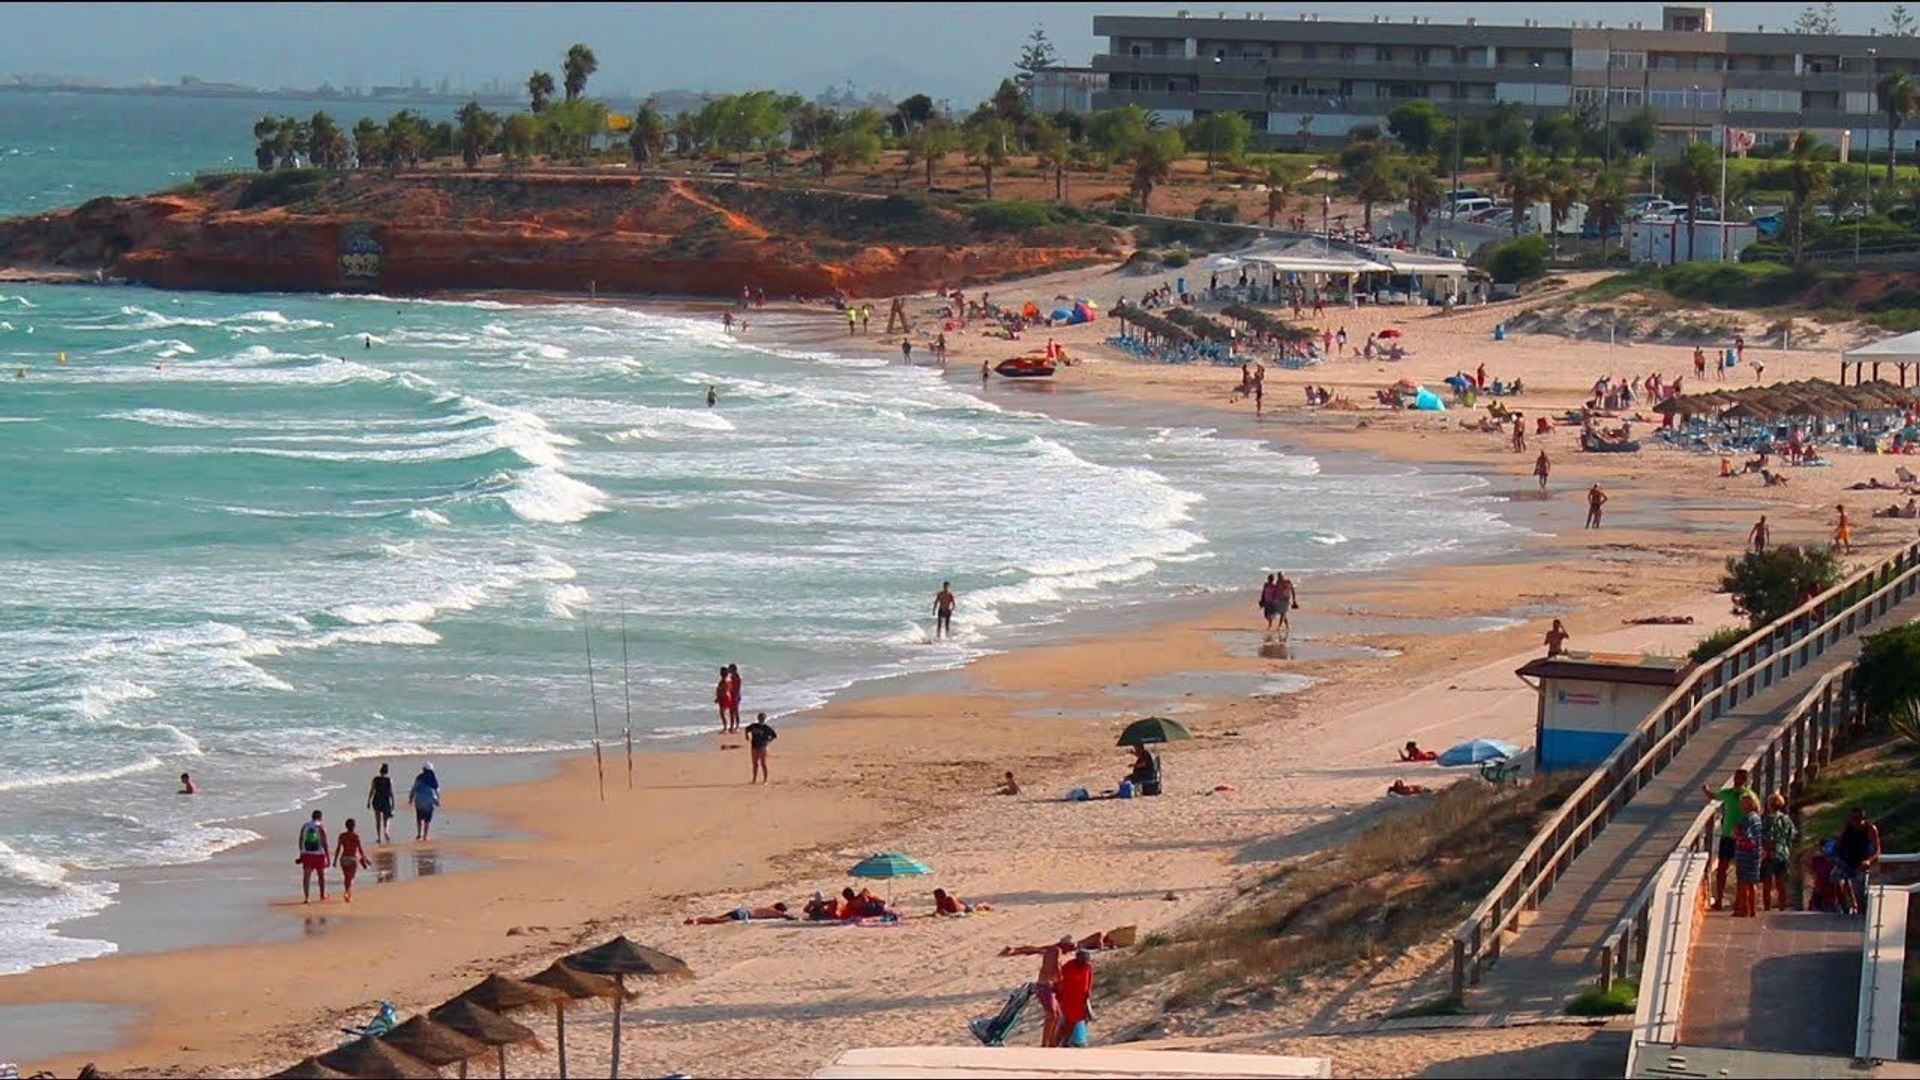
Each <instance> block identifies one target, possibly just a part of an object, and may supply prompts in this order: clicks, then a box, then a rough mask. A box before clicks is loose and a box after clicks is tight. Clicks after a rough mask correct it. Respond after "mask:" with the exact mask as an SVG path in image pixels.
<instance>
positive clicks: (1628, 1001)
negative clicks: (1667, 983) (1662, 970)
mask: <svg viewBox="0 0 1920 1080" xmlns="http://www.w3.org/2000/svg"><path fill="white" fill-rule="evenodd" d="M1639 998H1640V986H1639V984H1637V983H1635V982H1634V981H1633V980H1632V979H1615V980H1614V981H1613V986H1612V988H1610V989H1607V990H1602V989H1600V988H1599V987H1597V986H1589V987H1587V988H1586V989H1585V990H1582V991H1580V996H1579V997H1576V998H1574V999H1573V1001H1572V1002H1570V1003H1569V1004H1568V1005H1567V1014H1568V1015H1569V1016H1625V1015H1626V1014H1628V1013H1630V1012H1632V1011H1633V1007H1634V1005H1635V1003H1636V1002H1638V1001H1639Z"/></svg>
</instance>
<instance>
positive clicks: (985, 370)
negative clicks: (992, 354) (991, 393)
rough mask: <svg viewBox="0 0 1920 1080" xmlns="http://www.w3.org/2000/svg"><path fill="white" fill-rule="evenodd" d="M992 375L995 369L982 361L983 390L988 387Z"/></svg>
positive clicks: (981, 380)
mask: <svg viewBox="0 0 1920 1080" xmlns="http://www.w3.org/2000/svg"><path fill="white" fill-rule="evenodd" d="M992 374H993V369H992V368H990V367H988V366H987V362H986V361H985V360H982V361H980V386H981V387H982V388H983V389H984V388H985V387H986V385H987V378H988V376H990V375H992Z"/></svg>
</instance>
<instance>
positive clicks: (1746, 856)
mask: <svg viewBox="0 0 1920 1080" xmlns="http://www.w3.org/2000/svg"><path fill="white" fill-rule="evenodd" d="M1765 830H1766V823H1765V822H1764V821H1763V820H1762V819H1761V817H1760V796H1758V795H1755V794H1753V793H1751V792H1749V793H1747V794H1745V795H1742V796H1740V825H1739V827H1738V828H1736V829H1735V830H1734V833H1733V870H1734V888H1733V917H1734V918H1736V919H1751V918H1753V917H1755V916H1756V915H1758V914H1759V913H1760V911H1759V908H1760V905H1759V902H1758V900H1759V891H1760V864H1761V862H1762V861H1763V859H1764V856H1765V852H1766V841H1765V836H1764V834H1765Z"/></svg>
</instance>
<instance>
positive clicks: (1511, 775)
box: [1480, 758, 1520, 787]
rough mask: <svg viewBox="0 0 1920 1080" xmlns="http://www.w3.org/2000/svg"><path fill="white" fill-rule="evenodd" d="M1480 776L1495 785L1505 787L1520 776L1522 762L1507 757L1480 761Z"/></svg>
mask: <svg viewBox="0 0 1920 1080" xmlns="http://www.w3.org/2000/svg"><path fill="white" fill-rule="evenodd" d="M1480 778H1481V779H1482V780H1485V781H1486V782H1487V783H1489V784H1492V785H1493V786H1494V787H1505V786H1507V785H1508V784H1511V783H1513V782H1514V781H1516V780H1518V779H1519V778H1520V764H1519V763H1518V762H1514V761H1508V760H1507V759H1505V758H1494V759H1493V760H1491V761H1483V762H1481V763H1480Z"/></svg>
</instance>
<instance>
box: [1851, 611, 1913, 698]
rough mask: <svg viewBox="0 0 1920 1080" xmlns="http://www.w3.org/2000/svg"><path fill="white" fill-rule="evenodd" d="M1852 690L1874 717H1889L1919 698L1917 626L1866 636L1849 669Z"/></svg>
mask: <svg viewBox="0 0 1920 1080" xmlns="http://www.w3.org/2000/svg"><path fill="white" fill-rule="evenodd" d="M1853 688H1854V691H1855V692H1856V693H1858V694H1859V695H1860V696H1861V697H1862V698H1863V699H1864V700H1865V701H1866V704H1867V708H1868V710H1870V711H1871V712H1874V713H1882V714H1884V713H1889V712H1891V711H1893V710H1894V709H1895V708H1896V707H1897V706H1899V704H1900V703H1901V702H1903V701H1905V700H1907V699H1909V698H1915V697H1920V623H1908V624H1907V625H1905V626H1896V627H1894V628H1893V629H1891V630H1883V631H1881V632H1880V633H1878V634H1869V635H1867V637H1866V638H1864V639H1863V640H1862V641H1861V644H1860V664H1859V666H1858V667H1856V668H1854V669H1853Z"/></svg>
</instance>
